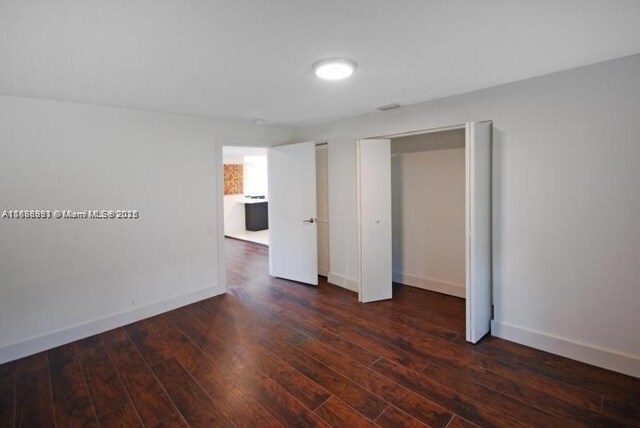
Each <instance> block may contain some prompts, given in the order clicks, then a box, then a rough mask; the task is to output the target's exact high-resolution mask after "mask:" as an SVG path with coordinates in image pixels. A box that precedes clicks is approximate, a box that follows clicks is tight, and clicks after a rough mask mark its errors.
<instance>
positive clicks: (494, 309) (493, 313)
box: [491, 305, 496, 320]
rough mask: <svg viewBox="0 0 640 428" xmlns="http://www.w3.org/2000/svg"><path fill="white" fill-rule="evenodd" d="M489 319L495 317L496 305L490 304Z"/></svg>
mask: <svg viewBox="0 0 640 428" xmlns="http://www.w3.org/2000/svg"><path fill="white" fill-rule="evenodd" d="M491 319H492V320H494V319H496V307H495V305H491Z"/></svg>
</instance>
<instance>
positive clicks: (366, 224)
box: [357, 122, 492, 343]
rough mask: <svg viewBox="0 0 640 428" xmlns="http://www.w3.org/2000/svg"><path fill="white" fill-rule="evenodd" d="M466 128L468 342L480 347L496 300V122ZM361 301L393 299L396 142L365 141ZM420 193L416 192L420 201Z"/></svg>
mask: <svg viewBox="0 0 640 428" xmlns="http://www.w3.org/2000/svg"><path fill="white" fill-rule="evenodd" d="M465 128H466V143H465V151H466V204H465V210H466V240H467V241H466V330H467V331H466V338H467V340H468V341H470V342H472V343H476V342H478V341H479V340H480V339H481V338H482V337H483V336H484V335H485V334H487V333H488V332H489V331H490V328H491V318H492V307H491V304H492V303H491V302H492V297H491V283H492V278H491V264H492V261H491V133H492V131H491V123H490V122H471V123H467V124H466V125H465ZM357 158H358V159H357V162H358V168H357V171H358V177H357V179H358V220H359V223H358V232H359V234H358V237H359V239H358V240H359V246H358V253H359V255H360V257H359V272H358V282H359V299H360V301H361V302H372V301H377V300H384V299H390V298H391V297H392V291H393V290H392V249H391V233H392V232H391V231H392V226H391V200H392V199H391V141H390V140H389V139H366V140H359V141H358V144H357ZM419 192H420V189H416V196H415V197H419V196H418V195H419Z"/></svg>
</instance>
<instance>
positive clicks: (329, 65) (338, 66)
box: [313, 58, 357, 80]
mask: <svg viewBox="0 0 640 428" xmlns="http://www.w3.org/2000/svg"><path fill="white" fill-rule="evenodd" d="M356 67H357V64H356V63H355V61H352V60H350V59H347V58H329V59H323V60H321V61H318V62H316V63H314V64H313V71H314V73H315V74H316V76H318V77H319V78H321V79H324V80H342V79H346V78H347V77H349V76H351V75H352V74H353V72H354V71H355V70H356Z"/></svg>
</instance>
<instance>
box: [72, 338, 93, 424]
mask: <svg viewBox="0 0 640 428" xmlns="http://www.w3.org/2000/svg"><path fill="white" fill-rule="evenodd" d="M76 343H77V342H74V343H73V344H71V345H70V346H71V349H73V355H74V356H75V359H76V362H77V363H78V366H79V367H80V374H81V375H82V381H83V382H84V387H85V388H86V389H87V396H89V403H91V408H92V409H93V418H94V419H95V421H96V426H97V427H99V426H100V421H99V420H98V410H97V409H96V404H95V402H94V400H93V394H92V393H91V388H89V381H87V374H86V372H85V370H84V366H83V364H82V361H81V360H80V356H79V355H78V350H77V349H76Z"/></svg>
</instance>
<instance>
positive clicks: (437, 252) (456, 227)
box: [390, 129, 466, 319]
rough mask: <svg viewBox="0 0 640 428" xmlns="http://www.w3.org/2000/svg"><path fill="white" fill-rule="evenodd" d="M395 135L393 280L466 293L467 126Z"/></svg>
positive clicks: (462, 294) (392, 206) (455, 292)
mask: <svg viewBox="0 0 640 428" xmlns="http://www.w3.org/2000/svg"><path fill="white" fill-rule="evenodd" d="M390 140H391V201H392V203H391V218H392V221H391V224H392V235H391V236H392V266H393V270H392V275H393V276H392V278H393V282H394V283H398V284H403V285H408V286H412V287H418V288H422V289H425V290H430V291H435V292H438V293H443V294H448V295H451V296H455V297H460V298H465V294H466V293H465V275H466V259H465V130H464V129H454V130H448V131H441V132H430V133H425V134H418V135H411V136H405V137H398V138H391V139H390ZM462 317H463V319H464V313H462Z"/></svg>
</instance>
